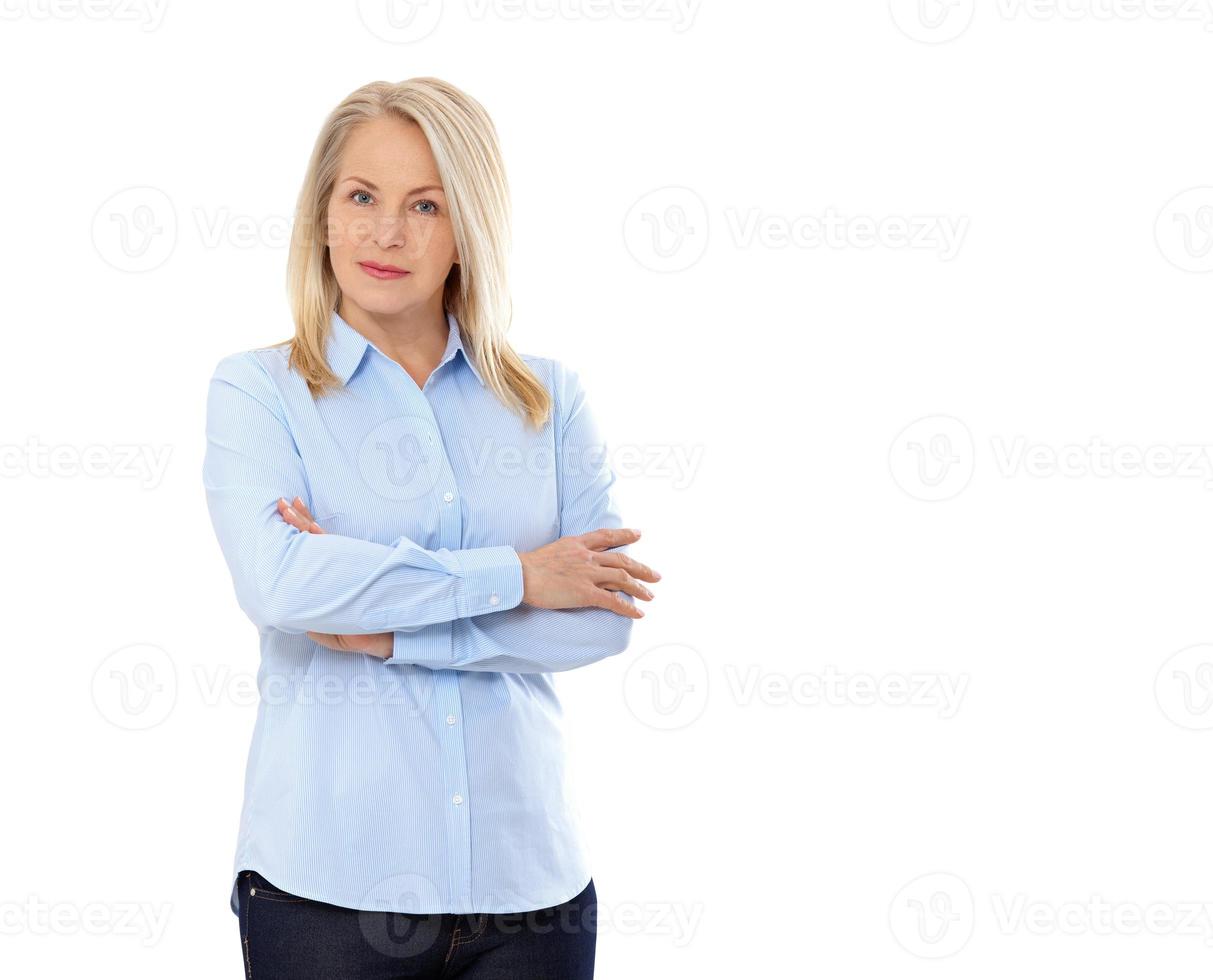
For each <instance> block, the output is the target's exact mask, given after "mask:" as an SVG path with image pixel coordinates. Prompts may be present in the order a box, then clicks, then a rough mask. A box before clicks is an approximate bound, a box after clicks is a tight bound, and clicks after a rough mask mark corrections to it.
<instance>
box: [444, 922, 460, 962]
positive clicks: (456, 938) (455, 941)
mask: <svg viewBox="0 0 1213 980" xmlns="http://www.w3.org/2000/svg"><path fill="white" fill-rule="evenodd" d="M458 945H459V924H458V923H456V924H455V931H454V932H452V933H451V945H450V946H449V947H448V948H447V951H446V959H445V960H443V961H442V966H443V969H445V968H446V965H447V964H448V963H450V962H451V954H452V953H453V952H455V947H456V946H458Z"/></svg>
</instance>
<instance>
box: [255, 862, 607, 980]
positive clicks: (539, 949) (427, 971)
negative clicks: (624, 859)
mask: <svg viewBox="0 0 1213 980" xmlns="http://www.w3.org/2000/svg"><path fill="white" fill-rule="evenodd" d="M237 893H238V896H239V904H240V940H241V944H242V946H243V947H244V975H245V977H246V980H248V978H256V980H414V978H433V980H438V978H442V980H447V978H455V977H458V978H459V980H514V978H517V980H592V978H593V976H594V943H595V939H596V937H597V928H598V900H597V896H596V894H595V892H594V881H593V879H590V882H589V884H587V885H586V886H585V888H584V889H582V891H581V894H579V895H575V896H574V897H573V898H570V899H569V900H568V901H567V902H562V903H561V904H560V905H553V906H551V907H550V908H546V909H538V910H536V911H532V912H510V913H497V912H478V913H472V914H469V915H450V914H447V913H441V912H436V913H432V914H408V913H404V912H363V911H359V910H358V909H347V908H344V907H343V906H340V905H329V904H328V903H327V902H318V901H315V900H314V899H310V898H300V897H299V896H298V895H292V894H290V893H289V892H284V891H283V890H282V889H281V888H275V887H274V885H273V884H272V883H270V882H268V881H266V880H265V878H263V877H262V876H261V875H259V874H258V873H257V872H256V871H241V872H240V874H239V876H238V878H237Z"/></svg>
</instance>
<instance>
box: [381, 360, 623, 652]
mask: <svg viewBox="0 0 1213 980" xmlns="http://www.w3.org/2000/svg"><path fill="white" fill-rule="evenodd" d="M553 391H554V393H555V401H556V417H557V420H558V424H557V425H556V427H555V428H556V432H557V435H556V464H557V465H556V480H557V497H558V500H559V503H560V536H561V537H564V536H567V535H575V534H584V533H586V532H587V531H594V530H597V529H598V528H601V527H622V526H623V523H622V521H621V519H620V514H619V509H618V505H617V502H616V500H615V496H614V492H613V491H614V487H615V482H616V475H615V472H614V470H613V469H612V468H611V466H610V463H609V460H608V449H607V444H606V442H605V441H604V440H603V438H602V435H601V433H600V432H599V429H598V425H597V423H596V421H595V419H594V415H593V413H592V412H591V410H590V406H589V403H588V402H587V400H586V394H585V390H584V388H583V387H582V384H581V380H580V377H579V375H578V374H577V373H576V372H575V371H573V370H572V369H570V368H566V367H564V366H563V365H562V364H561V363H560V362H558V361H557V362H555V363H554V368H553ZM610 550H611V551H617V552H620V553H623V554H627V553H628V550H629V546H628V545H621V546H619V547H617V548H612V549H610ZM618 594H619V595H620V596H622V597H623V598H624V599H625V600H626V601H628V602H629V603H631V604H633V605H634V604H635V599H634V598H633V597H632V596H630V595H628V594H627V593H626V592H620V593H618ZM634 622H635V620H633V619H632V618H631V617H630V616H624V615H622V614H620V613H617V612H612V611H611V610H609V609H601V608H599V607H597V606H588V607H585V608H580V609H540V608H538V607H536V606H529V605H526V604H521V605H517V606H515V607H512V608H510V609H508V610H505V611H502V612H498V613H494V614H493V615H491V616H471V617H469V618H467V619H463V620H460V621H459V622H458V623H456V624H454V628H453V630H452V644H451V648H450V650H448V651H442V650H437V649H434V648H432V647H431V648H424V647H423V646H422V645H421V644H419V643H417V642H416V640H417V639H418V638H417V637H415V636H413V635H411V634H409V633H404V632H396V633H395V635H394V637H393V655H392V657H391V659H389V660H387V661H386V662H387V663H412V664H418V665H420V666H423V667H430V668H431V669H434V670H438V669H442V668H447V669H455V670H490V671H493V670H495V671H505V672H509V673H547V672H551V671H562V670H572V669H574V668H576V667H584V666H586V665H588V664H592V663H595V662H596V661H599V660H602V659H604V658H606V657H610V656H613V655H614V654H617V653H622V652H623V651H624V650H626V649H627V646H628V641H629V639H630V638H631V633H632V624H633V623H634Z"/></svg>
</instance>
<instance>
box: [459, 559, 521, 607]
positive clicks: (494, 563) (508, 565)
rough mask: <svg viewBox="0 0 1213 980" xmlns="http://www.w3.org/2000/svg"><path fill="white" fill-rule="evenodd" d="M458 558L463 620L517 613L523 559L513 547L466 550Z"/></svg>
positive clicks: (519, 600) (519, 601)
mask: <svg viewBox="0 0 1213 980" xmlns="http://www.w3.org/2000/svg"><path fill="white" fill-rule="evenodd" d="M456 555H457V558H458V562H459V571H460V578H461V579H462V589H461V595H460V605H461V606H462V607H463V609H462V612H461V615H460V618H461V619H463V618H466V617H469V616H480V615H483V614H484V613H491V612H502V611H503V610H506V609H513V608H514V607H515V606H517V605H518V604H519V603H521V602H522V559H520V558H519V557H518V552H517V551H515V550H514V549H513V548H512V547H511V546H510V545H498V546H495V547H492V548H464V549H463V550H461V551H459V552H457V553H456Z"/></svg>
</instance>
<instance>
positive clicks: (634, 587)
mask: <svg viewBox="0 0 1213 980" xmlns="http://www.w3.org/2000/svg"><path fill="white" fill-rule="evenodd" d="M604 571H605V574H604V575H603V577H602V578H601V579H600V580H599V582H598V585H599V588H603V589H614V590H615V591H616V592H626V593H627V594H628V595H632V596H635V597H636V598H637V599H645V600H646V601H647V600H649V599H652V598H653V593H652V592H650V591H649V590H648V588H647V587H646V586H645V585H644V584H642V583H641V582H637V581H636V579H634V578H632V576H631V575H629V574H628V573H627V572H625V571H624V570H623V569H622V568H612V569H609V570H604Z"/></svg>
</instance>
